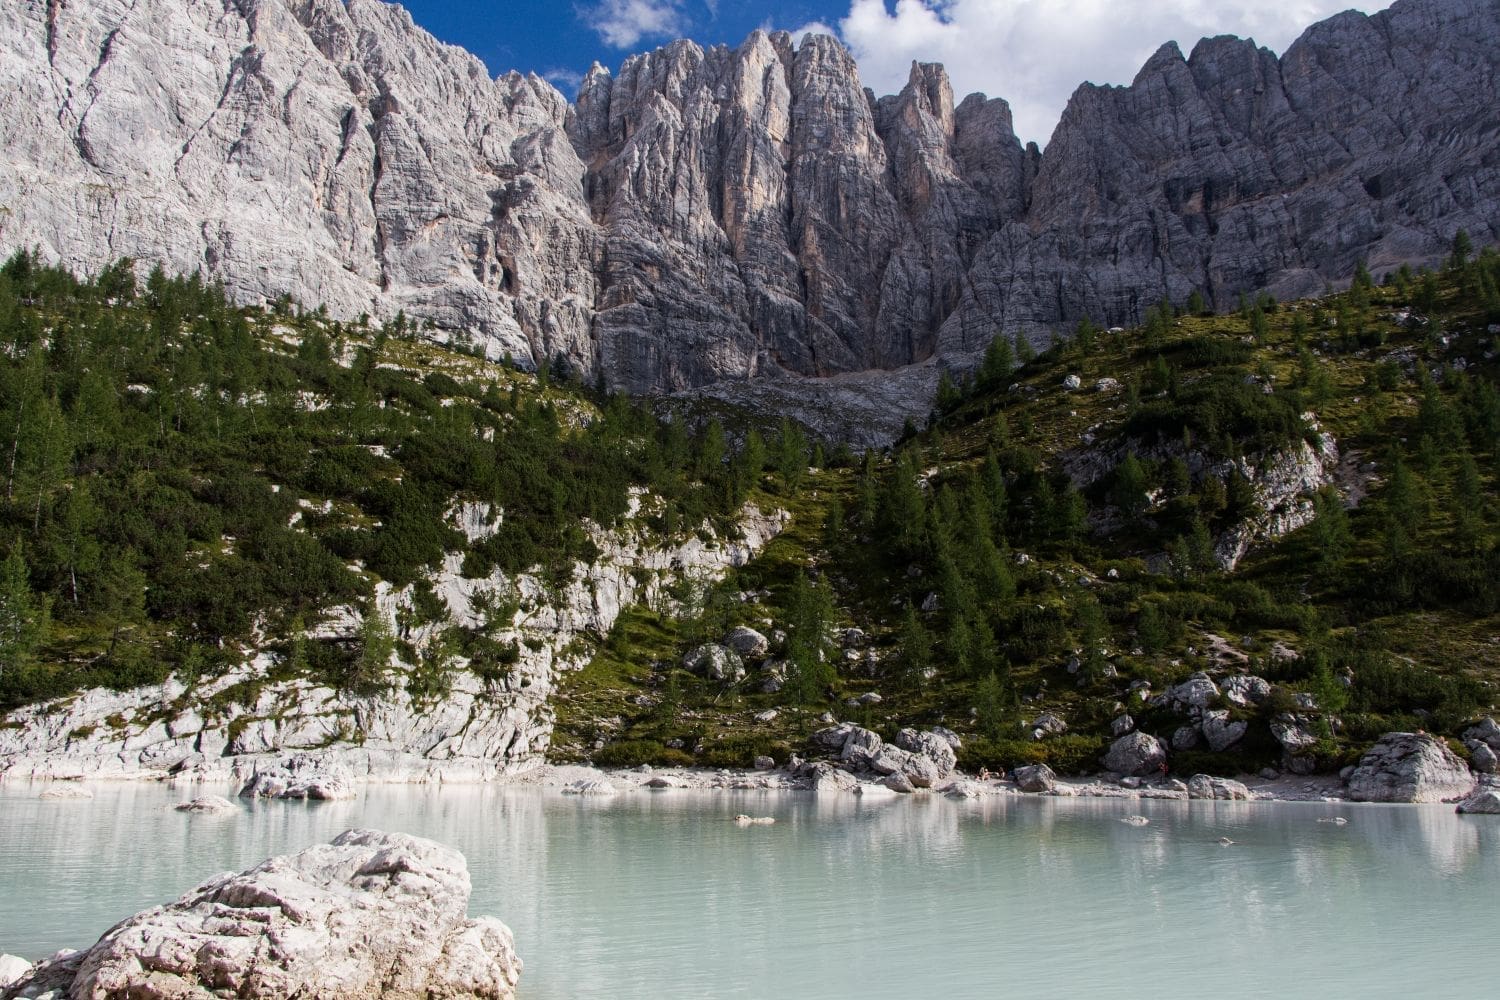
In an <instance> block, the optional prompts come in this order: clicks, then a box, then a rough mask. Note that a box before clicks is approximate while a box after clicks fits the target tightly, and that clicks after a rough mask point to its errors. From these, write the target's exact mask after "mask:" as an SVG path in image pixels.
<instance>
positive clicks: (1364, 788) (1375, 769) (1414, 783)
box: [1349, 733, 1474, 802]
mask: <svg viewBox="0 0 1500 1000" xmlns="http://www.w3.org/2000/svg"><path fill="white" fill-rule="evenodd" d="M1473 787H1474V776H1473V774H1471V773H1470V772H1469V767H1468V765H1467V764H1465V763H1464V762H1463V761H1461V760H1459V759H1458V756H1457V755H1455V754H1454V753H1453V751H1452V750H1449V749H1448V745H1447V744H1446V743H1444V742H1443V741H1442V740H1440V739H1438V738H1437V737H1435V736H1431V735H1429V734H1427V733H1386V734H1385V735H1384V736H1382V737H1381V738H1380V740H1379V741H1378V742H1377V743H1376V744H1375V745H1374V746H1373V747H1371V748H1370V749H1369V750H1368V751H1367V752H1366V753H1365V755H1364V756H1363V757H1361V758H1360V760H1359V765H1358V766H1357V767H1355V769H1354V773H1353V774H1351V775H1350V776H1349V798H1351V799H1352V800H1354V801H1355V802H1442V801H1445V800H1448V799H1454V798H1458V797H1460V796H1466V795H1468V794H1469V793H1470V791H1471V790H1472V789H1473Z"/></svg>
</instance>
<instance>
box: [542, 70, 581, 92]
mask: <svg viewBox="0 0 1500 1000" xmlns="http://www.w3.org/2000/svg"><path fill="white" fill-rule="evenodd" d="M542 79H543V80H546V81H547V82H548V83H550V84H552V86H554V87H556V88H557V89H558V90H560V91H562V92H563V93H564V94H565V95H568V96H569V97H571V96H572V95H574V94H576V93H578V88H579V87H580V86H581V85H582V84H583V74H582V73H580V72H578V71H577V70H572V69H561V68H559V69H549V70H543V71H542Z"/></svg>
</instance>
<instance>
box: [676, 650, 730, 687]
mask: <svg viewBox="0 0 1500 1000" xmlns="http://www.w3.org/2000/svg"><path fill="white" fill-rule="evenodd" d="M682 667H683V669H684V670H688V671H690V672H692V673H695V674H698V675H699V676H702V677H707V678H708V679H709V680H711V681H723V682H724V683H726V684H737V683H739V682H740V681H742V680H744V679H745V661H744V660H742V659H740V654H738V653H736V652H735V651H734V650H732V649H730V648H728V647H727V646H719V645H716V644H714V643H707V644H705V645H702V646H699V647H698V648H697V649H694V650H693V651H691V652H690V653H688V654H687V655H686V656H684V657H683V658H682Z"/></svg>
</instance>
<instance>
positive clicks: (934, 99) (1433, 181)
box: [0, 0, 1500, 409]
mask: <svg viewBox="0 0 1500 1000" xmlns="http://www.w3.org/2000/svg"><path fill="white" fill-rule="evenodd" d="M0 29H3V30H0V37H3V38H4V39H5V41H4V42H3V43H0V83H3V84H4V87H3V89H0V94H3V95H4V96H0V147H3V148H4V150H5V152H4V154H0V204H3V205H4V206H5V210H4V211H3V212H0V246H4V247H7V248H15V247H19V246H38V247H40V248H41V249H42V250H43V251H44V253H45V254H47V255H48V256H50V257H53V258H56V259H60V260H63V261H65V262H66V263H68V264H70V265H72V266H75V267H78V268H81V269H87V268H97V267H99V266H101V265H102V264H104V263H106V262H107V261H109V260H111V259H113V258H115V257H118V256H120V255H129V256H132V257H136V258H140V259H145V260H162V261H164V262H165V263H166V264H167V265H168V266H169V267H171V268H176V269H179V270H183V271H191V270H193V269H197V268H202V269H204V270H205V271H206V272H208V273H210V274H213V275H215V276H218V277H221V278H222V279H223V280H224V281H225V282H226V283H227V284H228V285H229V286H230V288H231V290H232V291H233V292H234V293H235V294H236V295H238V296H240V297H241V298H244V299H252V300H253V299H262V298H275V297H277V296H279V295H282V294H291V295H293V296H295V297H298V298H300V299H302V300H304V301H307V302H309V303H326V304H327V305H328V307H329V308H330V309H331V310H333V311H334V312H335V313H336V314H339V315H347V316H353V315H356V314H358V313H360V312H371V313H374V314H391V313H394V312H395V311H396V310H398V309H406V310H407V311H408V312H409V313H411V314H413V315H416V316H419V317H421V318H423V319H427V320H431V321H432V322H433V323H434V324H436V326H437V327H439V328H440V329H443V330H447V331H450V332H452V333H455V334H461V335H469V334H472V335H477V336H478V337H480V338H482V339H484V340H485V341H486V342H487V344H488V347H489V349H490V351H491V353H492V355H493V356H496V357H498V356H499V355H501V354H502V353H506V352H509V353H511V354H513V355H515V356H517V357H519V358H523V359H524V358H532V359H539V358H544V357H545V358H549V359H550V358H554V357H556V356H558V355H561V356H562V357H564V358H566V359H567V360H568V361H569V362H570V363H573V364H575V365H577V366H579V367H581V368H583V369H586V370H589V371H602V374H603V375H604V377H605V379H606V381H608V382H609V383H610V384H612V385H614V386H617V387H622V388H627V389H630V390H632V391H674V390H680V389H684V388H688V387H695V386H702V385H705V384H709V383H714V382H716V381H720V380H724V379H742V378H747V377H755V376H766V375H776V374H781V373H788V372H789V373H797V374H801V375H814V376H824V375H830V374H835V373H849V372H860V371H866V370H877V369H893V368H898V367H900V366H904V365H909V364H912V363H914V362H920V361H923V360H926V359H930V358H934V357H936V358H939V359H941V361H942V363H944V364H948V363H962V362H963V360H964V359H966V358H968V357H971V356H972V355H973V353H974V352H975V351H977V350H978V349H980V348H981V347H982V346H983V345H984V344H985V343H987V342H988V341H989V340H990V339H991V338H992V337H993V336H994V335H995V334H996V333H997V332H1000V331H1006V332H1015V331H1028V332H1038V331H1041V330H1044V329H1046V328H1049V327H1055V326H1059V325H1062V324H1068V323H1071V322H1073V321H1075V320H1076V319H1078V318H1079V317H1081V316H1083V315H1091V316H1092V317H1093V318H1094V319H1096V320H1101V321H1105V322H1108V323H1129V322H1135V321H1138V320H1139V319H1141V317H1142V315H1143V312H1144V309H1145V307H1146V306H1147V305H1149V304H1150V303H1153V302H1155V301H1156V300H1158V299H1160V298H1161V297H1162V296H1163V295H1166V296H1168V297H1170V298H1172V299H1174V300H1176V301H1179V302H1180V301H1182V300H1183V299H1185V298H1186V296H1187V295H1188V294H1189V292H1190V291H1192V290H1193V289H1198V290H1201V291H1203V292H1204V293H1205V294H1207V295H1208V296H1209V297H1210V299H1211V300H1212V301H1214V302H1217V303H1218V304H1219V305H1221V306H1223V305H1226V304H1227V303H1229V302H1230V301H1231V300H1232V299H1233V298H1234V297H1235V296H1237V295H1238V294H1239V293H1240V292H1241V291H1245V290H1252V289H1269V290H1271V291H1272V292H1273V293H1274V294H1277V295H1278V296H1290V295H1295V294H1305V293H1308V292H1311V291H1316V290H1318V289H1321V288H1322V287H1323V285H1324V284H1325V283H1326V282H1328V281H1330V280H1332V281H1337V280H1338V279H1340V278H1341V277H1344V276H1347V275H1348V274H1349V273H1350V272H1351V271H1352V269H1353V267H1354V264H1355V262H1356V261H1357V260H1358V259H1360V258H1367V259H1368V260H1369V262H1370V264H1371V266H1372V267H1373V268H1374V269H1375V270H1376V272H1377V274H1378V273H1379V272H1380V271H1381V270H1382V269H1384V268H1387V267H1392V266H1395V265H1397V264H1399V263H1402V262H1410V263H1430V262H1432V261H1434V260H1435V259H1437V258H1438V257H1439V256H1440V255H1441V254H1442V253H1443V252H1444V250H1445V249H1446V247H1447V245H1448V243H1449V241H1450V239H1451V237H1452V234H1453V233H1454V232H1455V231H1456V230H1458V229H1459V228H1467V229H1468V230H1469V231H1470V233H1471V234H1473V235H1474V236H1475V237H1476V239H1478V240H1479V241H1480V242H1487V241H1489V240H1491V239H1495V238H1500V218H1497V212H1496V203H1497V197H1496V196H1497V194H1500V159H1497V156H1496V153H1495V150H1496V149H1497V148H1500V143H1497V141H1496V139H1497V137H1500V113H1497V111H1496V109H1495V106H1494V102H1493V101H1492V100H1491V95H1493V93H1494V92H1495V89H1496V86H1495V58H1494V55H1493V53H1494V52H1495V51H1496V42H1497V40H1500V5H1497V4H1496V3H1494V2H1493V0H1462V2H1452V0H1402V2H1399V3H1397V4H1395V5H1394V6H1393V7H1391V8H1390V9H1389V10H1387V11H1384V12H1382V13H1379V14H1376V15H1373V16H1369V17H1367V16H1365V15H1362V14H1358V13H1354V12H1349V13H1345V14H1341V15H1338V16H1337V17H1334V18H1332V19H1330V20H1328V21H1325V22H1323V23H1321V24H1318V25H1315V26H1314V27H1312V28H1310V29H1309V30H1308V31H1307V33H1306V34H1305V35H1304V36H1303V37H1302V38H1301V39H1300V40H1299V41H1298V42H1297V43H1296V44H1294V45H1293V46H1292V47H1291V48H1290V49H1289V50H1288V51H1287V53H1286V54H1285V55H1284V56H1283V57H1281V58H1280V59H1278V58H1277V57H1276V56H1275V55H1274V54H1273V53H1271V52H1269V51H1268V50H1265V49H1261V48H1257V47H1256V46H1255V45H1254V44H1253V43H1252V42H1249V41H1242V40H1239V39H1233V38H1216V39H1208V40H1204V41H1202V42H1200V43H1199V44H1198V45H1197V46H1196V47H1195V48H1194V49H1193V51H1192V53H1191V55H1190V56H1189V57H1187V58H1184V57H1183V56H1182V54H1181V52H1180V50H1178V48H1177V47H1176V46H1175V45H1174V44H1168V45H1166V46H1164V47H1163V48H1162V49H1161V50H1160V51H1159V52H1158V53H1157V54H1156V55H1155V56H1154V57H1153V58H1152V59H1151V60H1150V61H1149V62H1148V63H1147V64H1146V66H1145V67H1144V68H1143V69H1142V71H1141V73H1140V74H1139V75H1138V76H1137V78H1136V80H1135V81H1134V82H1133V83H1132V85H1131V86H1129V87H1124V88H1119V87H1094V86H1091V85H1085V86H1084V87H1081V88H1080V89H1079V91H1078V92H1077V93H1076V94H1075V95H1074V98H1073V100H1072V101H1071V102H1070V104H1069V107H1068V110H1067V112H1066V113H1065V115H1064V117H1063V120H1062V122H1061V123H1060V124H1059V126H1058V128H1057V131H1056V132H1055V134H1054V136H1053V137H1052V140H1051V142H1050V143H1049V145H1048V148H1047V152H1046V153H1045V154H1042V153H1040V152H1039V151H1037V150H1036V149H1035V148H1034V147H1031V148H1024V149H1023V148H1022V146H1021V144H1020V143H1019V142H1018V141H1017V140H1016V138H1015V135H1014V133H1013V132H1012V130H1011V124H1010V114H1009V109H1008V107H1007V106H1006V105H1005V103H1004V102H1003V101H1000V100H987V99H985V98H983V97H982V96H980V95H973V96H970V97H969V98H967V99H965V100H964V101H962V102H960V103H955V101H954V97H953V94H952V90H951V87H950V85H949V82H948V80H947V77H946V74H945V73H944V72H943V70H942V68H941V67H938V66H934V65H915V66H914V67H913V71H912V76H911V79H910V81H909V82H908V84H907V86H906V87H905V88H904V89H903V90H902V92H901V93H900V94H898V95H895V96H892V97H884V98H880V99H878V100H877V99H875V97H874V95H873V94H871V93H870V92H869V91H868V90H865V89H864V88H862V87H861V85H860V82H859V77H858V73H857V71H856V69H855V66H854V63H853V60H852V59H851V57H850V56H849V54H848V53H847V52H846V51H845V50H844V49H843V48H842V47H840V46H839V45H838V44H837V43H836V42H834V41H833V40H831V39H828V38H826V37H816V36H814V37H810V38H809V39H807V40H806V41H804V42H803V43H802V44H801V45H800V46H799V47H794V46H793V43H792V40H791V38H790V36H788V35H785V34H776V35H766V34H763V33H760V32H757V33H755V34H752V35H751V36H750V38H748V39H747V40H746V41H745V42H744V43H743V44H742V45H741V46H739V47H738V48H737V49H733V50H731V49H728V48H724V47H717V48H712V49H708V50H704V49H702V48H700V47H699V46H697V45H695V44H693V43H692V42H686V41H683V42H676V43H673V44H671V45H669V46H666V47H664V48H662V49H659V50H657V51H655V52H652V53H649V54H645V55H640V56H635V57H632V58H631V59H629V60H627V61H626V62H625V64H624V65H623V66H622V67H621V69H620V71H619V73H618V74H616V75H611V74H609V73H607V72H605V71H604V70H602V69H596V70H595V71H594V72H592V73H591V74H590V75H589V77H588V78H587V80H586V81H585V83H584V84H583V87H582V89H581V91H580V94H579V96H578V100H577V103H576V105H569V103H568V102H567V101H566V99H565V98H564V97H563V96H562V95H561V94H559V93H558V92H557V91H556V90H554V89H553V88H552V87H551V86H550V85H548V84H547V83H546V82H544V81H542V80H541V79H539V78H537V77H535V76H521V75H519V74H515V73H512V74H508V75H505V76H502V77H500V78H499V79H497V80H491V79H490V78H489V76H488V74H487V73H486V72H485V70H484V67H483V66H482V65H481V64H480V63H479V61H478V60H477V59H475V58H474V57H472V56H470V55H468V54H467V53H464V52H462V51H461V50H459V49H455V48H452V47H449V46H444V45H442V44H440V43H438V42H437V41H435V40H434V39H433V38H432V37H431V36H430V35H428V34H427V33H425V32H423V31H421V30H420V29H419V28H417V27H416V26H415V25H414V24H413V23H412V21H411V19H410V17H409V16H408V15H407V14H406V13H405V12H404V11H402V10H401V9H400V8H399V7H394V6H388V5H385V4H382V3H378V2H375V0H351V2H350V3H348V4H347V5H345V4H343V3H340V2H337V0H237V2H235V3H233V4H225V5H223V6H221V5H219V4H194V5H186V6H184V5H181V4H176V3H169V2H166V0H136V2H132V3H124V2H120V0H88V2H82V3H77V4H68V5H64V4H61V3H55V2H53V3H47V4H41V3H32V4H26V5H15V6H12V7H11V8H9V9H7V10H6V11H4V12H0ZM912 384H913V385H923V386H926V385H930V384H931V379H923V378H917V379H915V380H913V383H912ZM804 388H806V387H803V386H799V390H801V389H804ZM919 405H920V406H921V408H923V409H925V397H924V400H923V401H919Z"/></svg>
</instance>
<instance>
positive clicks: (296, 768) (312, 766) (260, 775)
mask: <svg viewBox="0 0 1500 1000" xmlns="http://www.w3.org/2000/svg"><path fill="white" fill-rule="evenodd" d="M240 798H242V799H313V800H318V801H324V802H331V801H338V800H342V799H352V798H354V784H353V782H351V781H350V780H349V777H348V775H346V774H344V773H343V772H342V771H340V770H336V769H334V768H331V767H329V766H328V765H326V764H325V763H323V762H322V761H320V760H318V759H317V758H316V757H313V756H310V755H308V754H297V755H295V756H292V757H287V758H286V759H284V760H282V761H281V762H280V763H278V764H273V765H271V766H270V767H267V768H265V769H264V770H257V771H256V772H255V774H254V775H253V776H251V778H250V780H249V781H247V782H246V783H245V787H243V788H241V789H240Z"/></svg>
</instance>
